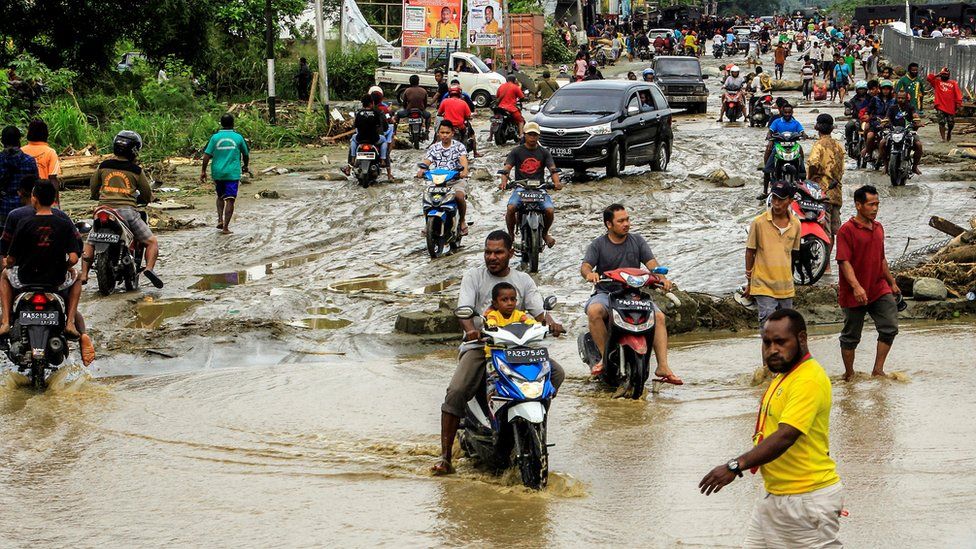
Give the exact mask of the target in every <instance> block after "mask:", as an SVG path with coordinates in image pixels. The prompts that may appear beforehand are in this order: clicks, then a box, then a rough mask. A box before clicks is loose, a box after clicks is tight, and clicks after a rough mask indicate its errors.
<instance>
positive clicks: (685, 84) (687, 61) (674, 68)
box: [654, 55, 708, 113]
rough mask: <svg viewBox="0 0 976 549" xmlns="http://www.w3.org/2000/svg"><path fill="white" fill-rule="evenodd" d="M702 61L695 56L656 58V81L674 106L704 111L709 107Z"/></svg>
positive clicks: (698, 111)
mask: <svg viewBox="0 0 976 549" xmlns="http://www.w3.org/2000/svg"><path fill="white" fill-rule="evenodd" d="M705 78H708V76H707V75H706V76H704V77H703V76H702V72H701V63H700V62H699V61H698V59H697V58H695V57H685V56H674V55H670V56H664V57H656V58H654V82H655V83H656V84H657V85H658V86H661V90H662V91H663V92H664V96H665V97H667V98H668V103H670V104H671V105H672V106H673V107H674V108H676V109H680V108H687V109H688V112H697V113H703V112H705V110H706V109H707V108H708V90H707V89H705V80H704V79H705Z"/></svg>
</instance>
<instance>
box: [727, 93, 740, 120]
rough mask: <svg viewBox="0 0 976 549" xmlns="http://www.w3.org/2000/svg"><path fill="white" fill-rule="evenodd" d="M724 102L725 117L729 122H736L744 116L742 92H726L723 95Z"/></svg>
mask: <svg viewBox="0 0 976 549" xmlns="http://www.w3.org/2000/svg"><path fill="white" fill-rule="evenodd" d="M722 101H724V102H725V116H727V117H728V119H729V122H735V121H736V120H738V119H739V117H740V116H742V101H743V99H742V90H732V89H729V90H726V91H725V93H723V94H722Z"/></svg>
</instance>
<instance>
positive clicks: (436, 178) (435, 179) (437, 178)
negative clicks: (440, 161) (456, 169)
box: [430, 173, 447, 185]
mask: <svg viewBox="0 0 976 549" xmlns="http://www.w3.org/2000/svg"><path fill="white" fill-rule="evenodd" d="M446 180H447V174H443V173H439V174H434V175H432V176H430V181H431V183H433V184H434V185H443V184H444V181H446Z"/></svg>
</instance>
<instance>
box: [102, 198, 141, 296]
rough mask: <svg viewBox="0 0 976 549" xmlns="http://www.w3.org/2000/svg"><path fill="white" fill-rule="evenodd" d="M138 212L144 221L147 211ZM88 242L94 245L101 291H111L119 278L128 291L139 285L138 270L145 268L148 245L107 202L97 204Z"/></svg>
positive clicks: (107, 293)
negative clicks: (137, 238) (104, 204)
mask: <svg viewBox="0 0 976 549" xmlns="http://www.w3.org/2000/svg"><path fill="white" fill-rule="evenodd" d="M139 214H140V215H141V216H142V218H143V220H144V221H145V219H146V213H145V212H139ZM88 243H89V244H91V245H92V246H93V247H94V248H95V261H94V266H95V276H96V277H97V278H98V291H99V293H101V294H102V295H109V294H111V293H112V292H114V291H115V288H116V286H118V284H119V283H120V282H121V283H122V284H124V285H125V291H127V292H131V291H133V290H138V289H139V273H140V272H141V271H142V268H143V256H144V255H145V251H146V248H145V246H144V245H143V244H142V242H139V241H138V240H136V238H135V236H134V235H133V234H132V231H131V230H129V225H128V224H127V223H126V222H125V220H124V219H122V217H121V216H119V212H118V211H116V210H115V209H113V208H110V207H108V206H98V207H97V208H95V216H94V220H93V222H92V229H91V232H90V233H89V234H88Z"/></svg>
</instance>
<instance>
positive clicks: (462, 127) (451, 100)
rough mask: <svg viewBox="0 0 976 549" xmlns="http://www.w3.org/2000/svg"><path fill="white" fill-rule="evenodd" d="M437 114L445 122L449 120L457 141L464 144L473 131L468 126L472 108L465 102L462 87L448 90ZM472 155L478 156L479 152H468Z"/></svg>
mask: <svg viewBox="0 0 976 549" xmlns="http://www.w3.org/2000/svg"><path fill="white" fill-rule="evenodd" d="M437 114H438V115H440V116H442V117H443V118H444V120H447V121H448V122H450V123H451V125H452V126H454V131H455V132H456V133H455V135H456V136H457V140H458V141H460V142H461V143H464V142H465V141H466V140H467V139H466V138H467V137H468V131H473V130H471V129H470V126H469V125H467V124H466V122H467V121H468V120H471V107H470V106H469V105H468V102H467V101H465V100H464V96H463V94H462V92H461V87H460V86H451V87H450V89H448V90H447V99H444V100H443V101H441V105H440V107H438V108H437ZM468 152H469V153H471V154H472V155H475V156H477V154H478V151H475V150H470V151H468Z"/></svg>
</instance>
